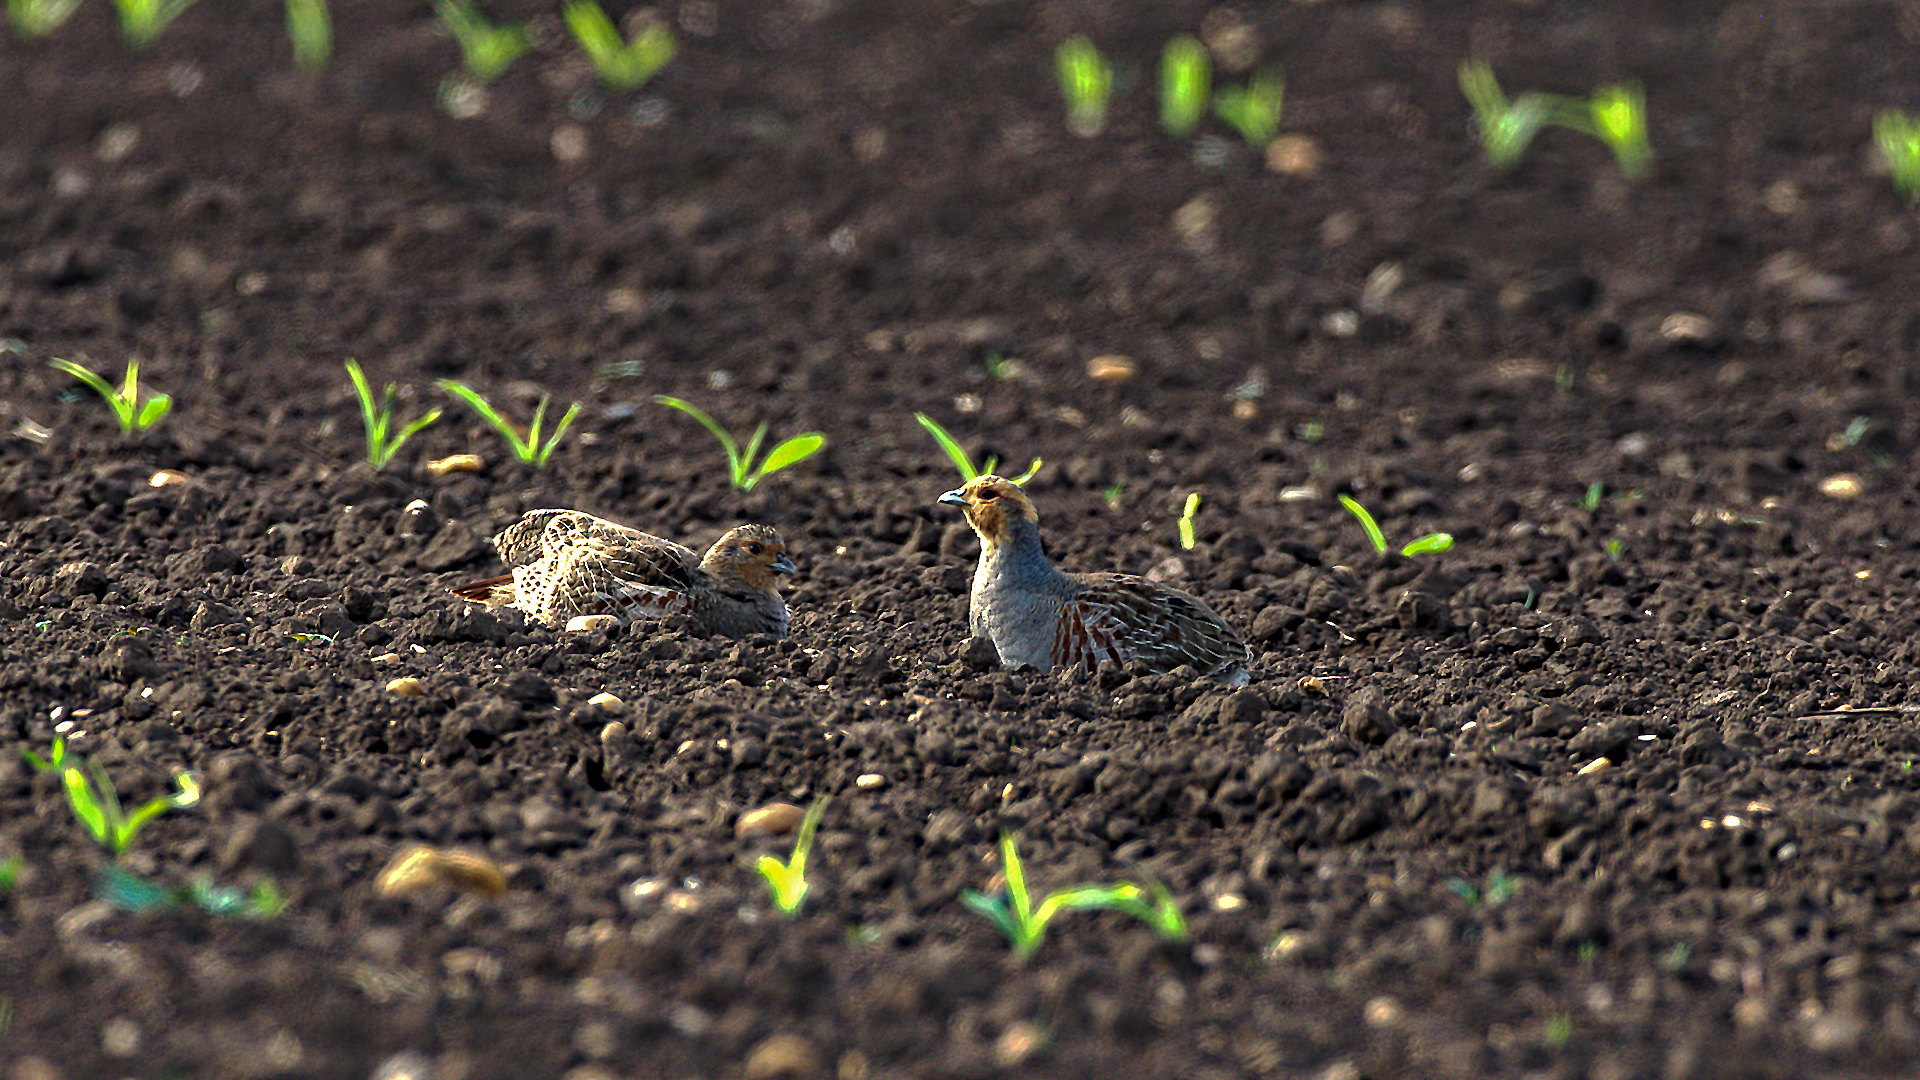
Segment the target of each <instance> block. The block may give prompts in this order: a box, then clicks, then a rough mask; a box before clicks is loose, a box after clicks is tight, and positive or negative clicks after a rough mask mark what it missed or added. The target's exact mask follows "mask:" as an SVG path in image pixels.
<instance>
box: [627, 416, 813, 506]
mask: <svg viewBox="0 0 1920 1080" xmlns="http://www.w3.org/2000/svg"><path fill="white" fill-rule="evenodd" d="M653 400H654V401H655V402H656V403H658V404H661V405H665V406H667V407H668V408H670V409H679V410H680V411H681V412H683V413H686V414H687V415H688V416H691V417H693V418H694V419H695V420H696V421H698V422H699V424H700V426H701V427H703V428H706V429H707V431H709V432H711V433H712V435H713V437H714V438H716V439H718V440H720V448H721V449H722V450H725V451H726V452H727V469H728V471H729V472H731V473H732V479H733V486H734V487H737V488H739V489H740V490H742V491H752V490H753V486H754V485H755V484H758V483H759V482H760V481H761V480H763V479H765V478H767V477H769V476H772V475H773V474H774V473H777V472H779V471H780V470H781V469H784V468H786V467H787V466H789V465H793V464H795V463H797V462H801V461H805V460H806V459H807V458H810V457H812V456H813V455H815V454H817V453H819V452H820V448H821V447H823V446H825V445H827V437H826V436H825V435H822V434H820V433H819V432H817V431H809V432H807V433H806V434H804V435H795V436H794V437H793V438H791V439H788V440H787V441H786V442H783V443H781V444H780V445H779V446H776V447H774V448H773V449H771V450H769V451H767V456H766V457H765V458H763V459H761V461H760V463H759V464H758V465H756V464H754V457H755V456H756V455H758V454H759V453H760V443H761V442H762V440H764V439H765V438H766V437H767V425H765V424H761V425H760V426H759V427H757V428H754V429H753V437H752V438H750V439H748V440H747V445H746V448H745V449H744V450H743V449H741V447H740V444H739V443H737V442H735V441H734V438H733V436H732V435H729V434H727V429H726V428H723V427H721V426H720V423H719V421H717V420H715V419H714V418H713V417H711V416H708V415H707V414H706V413H705V412H703V411H701V410H700V409H699V408H697V407H695V406H694V405H692V404H690V403H688V402H685V401H682V400H680V399H679V398H677V397H668V396H667V395H665V394H655V395H654V397H653Z"/></svg>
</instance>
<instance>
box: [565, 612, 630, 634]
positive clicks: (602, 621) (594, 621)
mask: <svg viewBox="0 0 1920 1080" xmlns="http://www.w3.org/2000/svg"><path fill="white" fill-rule="evenodd" d="M618 625H620V620H619V619H617V618H615V617H613V616H612V615H575V616H574V617H573V618H571V619H568V620H567V629H568V630H575V631H580V630H605V629H608V628H609V627H614V626H618Z"/></svg>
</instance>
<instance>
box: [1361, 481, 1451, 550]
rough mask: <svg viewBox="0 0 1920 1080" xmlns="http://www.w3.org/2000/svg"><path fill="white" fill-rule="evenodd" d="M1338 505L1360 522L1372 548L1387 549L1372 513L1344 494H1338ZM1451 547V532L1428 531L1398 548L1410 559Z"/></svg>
mask: <svg viewBox="0 0 1920 1080" xmlns="http://www.w3.org/2000/svg"><path fill="white" fill-rule="evenodd" d="M1340 505H1341V506H1344V507H1346V508H1347V513H1349V514H1352V515H1353V516H1354V519H1355V520H1357V521H1359V522H1360V528H1361V529H1362V530H1364V531H1365V532H1366V534H1367V542H1368V543H1370V544H1372V545H1373V550H1374V551H1376V552H1382V553H1384V552H1385V551H1386V550H1387V536H1386V534H1385V533H1383V532H1381V531H1380V523H1379V522H1377V521H1375V520H1373V515H1372V514H1371V513H1369V512H1368V511H1367V508H1366V507H1364V506H1361V505H1360V504H1359V503H1358V502H1356V501H1355V500H1353V499H1351V498H1349V497H1347V496H1345V495H1342V496H1340ZM1452 547H1453V536H1452V535H1451V534H1449V533H1442V532H1437V533H1428V534H1427V535H1425V536H1422V537H1420V538H1418V539H1416V540H1413V541H1411V542H1409V543H1408V544H1407V545H1406V546H1405V547H1403V548H1401V549H1400V554H1401V555H1402V556H1404V557H1406V558H1409V559H1411V558H1413V557H1414V556H1415V555H1428V554H1432V553H1434V552H1439V551H1446V550H1448V549H1450V548H1452Z"/></svg>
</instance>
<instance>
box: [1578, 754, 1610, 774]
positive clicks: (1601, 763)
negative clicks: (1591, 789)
mask: <svg viewBox="0 0 1920 1080" xmlns="http://www.w3.org/2000/svg"><path fill="white" fill-rule="evenodd" d="M1611 768H1613V759H1612V758H1594V759H1593V760H1592V761H1589V762H1587V763H1586V764H1585V765H1582V766H1580V771H1579V772H1578V773H1575V774H1574V775H1576V776H1592V775H1593V774H1594V773H1603V772H1606V771H1607V770H1608V769H1611Z"/></svg>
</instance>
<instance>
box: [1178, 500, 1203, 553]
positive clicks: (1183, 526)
mask: <svg viewBox="0 0 1920 1080" xmlns="http://www.w3.org/2000/svg"><path fill="white" fill-rule="evenodd" d="M1199 512H1200V493H1199V492H1197V491H1196V492H1193V493H1192V494H1190V495H1188V496H1187V505H1186V508H1185V509H1183V510H1181V511H1180V546H1181V547H1182V548H1185V549H1186V550H1188V551H1192V550H1193V545H1194V544H1195V543H1196V541H1195V539H1194V535H1193V516H1194V515H1195V514H1198V513H1199Z"/></svg>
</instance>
